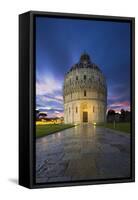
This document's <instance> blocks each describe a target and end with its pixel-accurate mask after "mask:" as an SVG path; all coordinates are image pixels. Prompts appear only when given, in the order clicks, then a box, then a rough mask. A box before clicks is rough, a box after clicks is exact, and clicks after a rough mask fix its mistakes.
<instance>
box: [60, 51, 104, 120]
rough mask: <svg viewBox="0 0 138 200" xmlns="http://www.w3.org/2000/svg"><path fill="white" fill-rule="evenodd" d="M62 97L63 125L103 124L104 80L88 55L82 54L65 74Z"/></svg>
mask: <svg viewBox="0 0 138 200" xmlns="http://www.w3.org/2000/svg"><path fill="white" fill-rule="evenodd" d="M63 97H64V123H66V124H68V123H73V124H81V123H96V122H105V120H106V106H107V85H106V79H105V77H104V75H103V73H102V71H101V70H100V68H99V67H98V66H97V65H96V64H94V63H93V62H91V59H90V56H89V55H88V54H86V53H84V54H82V55H81V57H80V60H79V62H78V63H77V64H75V65H73V66H72V67H71V69H70V70H69V71H68V72H67V73H66V75H65V79H64V86H63Z"/></svg>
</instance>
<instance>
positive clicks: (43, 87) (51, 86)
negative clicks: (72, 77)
mask: <svg viewBox="0 0 138 200" xmlns="http://www.w3.org/2000/svg"><path fill="white" fill-rule="evenodd" d="M40 80H41V81H40ZM59 90H62V83H61V81H59V80H57V79H55V78H54V77H53V76H52V75H49V74H47V75H45V76H44V75H43V76H41V79H38V78H37V81H36V95H44V94H54V93H55V92H56V91H59Z"/></svg>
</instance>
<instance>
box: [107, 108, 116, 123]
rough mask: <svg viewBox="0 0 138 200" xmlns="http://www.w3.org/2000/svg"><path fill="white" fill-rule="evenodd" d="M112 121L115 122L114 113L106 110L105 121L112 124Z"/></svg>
mask: <svg viewBox="0 0 138 200" xmlns="http://www.w3.org/2000/svg"><path fill="white" fill-rule="evenodd" d="M114 120H115V111H114V110H108V113H107V121H108V122H113V121H114Z"/></svg>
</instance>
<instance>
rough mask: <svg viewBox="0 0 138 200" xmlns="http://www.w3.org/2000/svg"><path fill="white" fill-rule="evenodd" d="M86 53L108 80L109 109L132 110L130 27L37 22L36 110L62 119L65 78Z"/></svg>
mask: <svg viewBox="0 0 138 200" xmlns="http://www.w3.org/2000/svg"><path fill="white" fill-rule="evenodd" d="M84 51H86V52H87V53H88V54H89V55H90V57H91V61H92V62H94V63H96V64H97V65H98V66H99V68H100V69H101V70H102V71H103V73H104V75H105V77H106V79H107V87H108V102H107V103H108V109H115V110H116V111H120V109H122V108H123V109H125V110H130V73H129V72H130V67H131V65H130V24H129V23H126V22H123V23H122V22H121V23H119V22H109V21H95V20H76V19H61V18H47V17H37V18H36V108H37V109H39V110H40V111H43V112H47V114H48V117H55V116H58V117H60V116H63V98H62V85H63V80H64V74H65V73H66V72H67V71H68V70H69V69H70V68H71V66H72V65H73V64H75V63H77V62H78V61H79V58H80V55H81V54H82V53H83V52H84Z"/></svg>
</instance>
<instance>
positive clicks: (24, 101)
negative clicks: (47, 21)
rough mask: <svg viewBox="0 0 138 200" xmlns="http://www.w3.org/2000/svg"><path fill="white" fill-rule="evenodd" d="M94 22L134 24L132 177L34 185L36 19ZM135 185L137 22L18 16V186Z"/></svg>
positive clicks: (130, 19)
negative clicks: (131, 183)
mask: <svg viewBox="0 0 138 200" xmlns="http://www.w3.org/2000/svg"><path fill="white" fill-rule="evenodd" d="M36 16H45V17H46V16H48V17H56V18H71V19H89V20H91V19H95V20H107V21H119V22H122V21H123V22H124V21H126V22H130V24H131V66H132V67H131V71H130V76H131V108H132V114H131V119H132V121H131V176H130V177H129V178H123V179H120V178H115V179H107V180H106V179H104V180H91V181H75V182H62V183H61V182H56V183H44V184H36V183H35V134H34V132H35V126H34V124H35V31H34V29H35V17H36ZM134 181H135V18H133V17H115V16H102V15H101V16H100V15H86V14H72V13H71V14H70V13H54V12H39V11H29V12H26V13H23V14H21V15H19V184H20V185H22V186H25V187H27V188H45V187H59V186H77V185H93V184H106V183H125V182H134Z"/></svg>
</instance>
